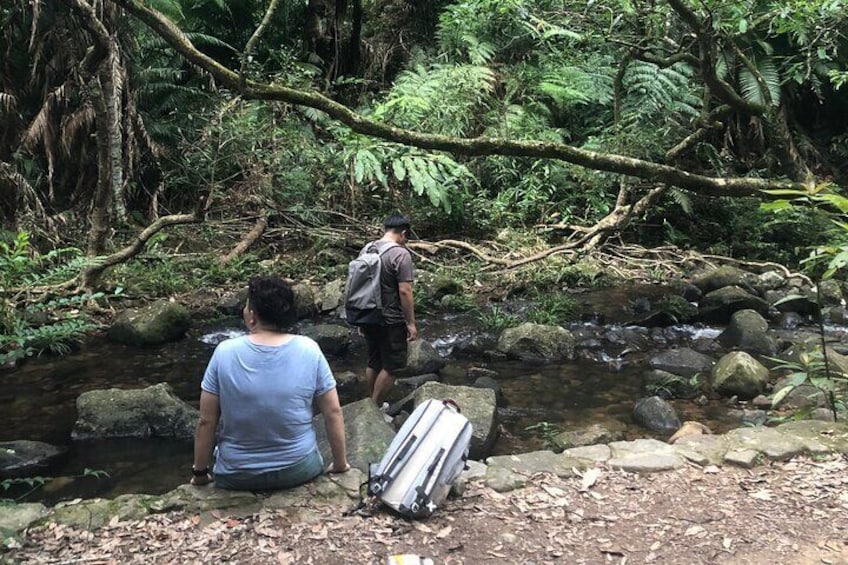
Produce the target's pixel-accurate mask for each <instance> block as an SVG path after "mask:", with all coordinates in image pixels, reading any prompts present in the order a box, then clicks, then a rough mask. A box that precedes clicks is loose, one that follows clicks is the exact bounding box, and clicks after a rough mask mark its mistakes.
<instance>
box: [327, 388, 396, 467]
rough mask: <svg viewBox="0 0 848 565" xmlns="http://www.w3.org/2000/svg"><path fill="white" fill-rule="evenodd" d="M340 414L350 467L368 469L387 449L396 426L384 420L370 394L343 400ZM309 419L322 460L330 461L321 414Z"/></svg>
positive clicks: (330, 453)
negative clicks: (354, 399) (349, 401)
mask: <svg viewBox="0 0 848 565" xmlns="http://www.w3.org/2000/svg"><path fill="white" fill-rule="evenodd" d="M342 414H343V415H344V424H345V443H346V447H347V459H348V462H350V464H351V466H352V467H355V468H357V469H359V470H360V471H362V472H363V473H367V472H368V464H369V463H379V462H380V459H382V458H383V455H384V454H385V453H386V451H387V450H388V449H389V444H390V443H391V442H392V438H394V436H395V430H394V428H392V426H391V424H388V423H386V420H385V419H384V418H383V413H382V412H381V411H380V409H379V408H377V405H376V404H374V402H373V401H372V400H371V399H370V398H364V399H362V400H358V401H356V402H352V403H350V404H345V405H344V406H342ZM312 423H313V425H314V426H315V435H316V437H317V438H318V449H319V451H320V452H321V456H322V457H323V458H324V461H325V462H326V463H327V464H329V463H330V461H332V460H333V454H332V451H331V450H330V442H329V440H328V439H327V430H326V428H325V427H324V416H323V415H321V414H319V415H317V416H316V417H315V418H314V419H313V420H312Z"/></svg>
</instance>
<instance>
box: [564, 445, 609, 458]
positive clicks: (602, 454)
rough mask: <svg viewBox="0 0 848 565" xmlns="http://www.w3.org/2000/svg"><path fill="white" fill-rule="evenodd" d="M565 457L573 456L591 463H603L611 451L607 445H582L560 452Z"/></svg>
mask: <svg viewBox="0 0 848 565" xmlns="http://www.w3.org/2000/svg"><path fill="white" fill-rule="evenodd" d="M562 454H563V455H565V456H566V457H573V458H574V459H579V460H581V461H589V462H592V463H603V462H604V461H606V460H607V459H609V458H610V457H612V451H611V450H610V448H609V446H608V445H604V444H602V443H601V444H597V445H584V446H581V447H572V448H571V449H566V450H565V451H563V452H562Z"/></svg>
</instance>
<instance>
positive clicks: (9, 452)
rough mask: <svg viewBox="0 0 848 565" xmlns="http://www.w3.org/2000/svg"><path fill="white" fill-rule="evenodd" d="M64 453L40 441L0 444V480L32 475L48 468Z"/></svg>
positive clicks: (17, 441)
mask: <svg viewBox="0 0 848 565" xmlns="http://www.w3.org/2000/svg"><path fill="white" fill-rule="evenodd" d="M66 451H67V450H66V449H65V448H63V447H56V446H54V445H50V444H49V443H44V442H41V441H29V440H16V441H4V442H0V478H6V477H19V476H25V475H32V474H33V473H36V472H38V471H41V470H43V469H45V468H46V467H49V466H50V465H51V464H52V463H53V462H54V461H55V460H56V459H58V458H59V457H61V456H62V455H64V454H65V452H66Z"/></svg>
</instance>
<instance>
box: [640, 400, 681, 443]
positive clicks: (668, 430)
mask: <svg viewBox="0 0 848 565" xmlns="http://www.w3.org/2000/svg"><path fill="white" fill-rule="evenodd" d="M633 419H634V420H635V421H636V423H638V424H640V425H642V426H645V427H646V428H648V429H649V430H652V431H655V432H659V433H662V434H673V433H674V432H676V431H677V430H678V428H680V418H678V417H677V412H675V411H674V408H673V407H672V406H671V404H669V403H668V402H666V401H665V400H663V399H662V398H660V397H659V396H651V397H649V398H643V399H642V400H640V401H639V402H637V403H636V406H634V407H633Z"/></svg>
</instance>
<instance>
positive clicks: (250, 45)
mask: <svg viewBox="0 0 848 565" xmlns="http://www.w3.org/2000/svg"><path fill="white" fill-rule="evenodd" d="M279 4H280V0H271V3H270V4H269V5H268V9H267V10H266V11H265V17H263V18H262V22H261V23H260V24H259V27H257V28H256V30H255V31H254V32H253V35H251V36H250V39H248V40H247V43H246V44H245V46H244V51H243V52H242V54H241V68H240V69H239V75H240V76H241V86H242V88H244V81H245V75H246V74H247V62H248V59H249V58H250V56H251V55H252V54H253V50H254V49H255V48H256V44H257V43H258V42H259V38H260V37H261V36H262V34H263V33H264V32H265V28H266V27H268V24H269V23H270V22H271V18H273V17H274V12H276V11H277V6H279Z"/></svg>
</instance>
